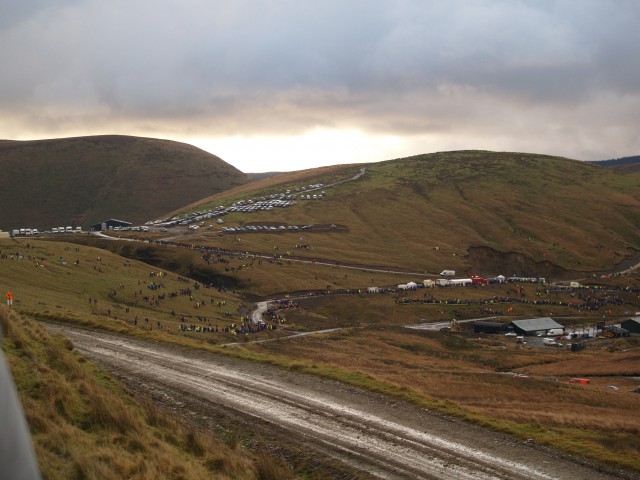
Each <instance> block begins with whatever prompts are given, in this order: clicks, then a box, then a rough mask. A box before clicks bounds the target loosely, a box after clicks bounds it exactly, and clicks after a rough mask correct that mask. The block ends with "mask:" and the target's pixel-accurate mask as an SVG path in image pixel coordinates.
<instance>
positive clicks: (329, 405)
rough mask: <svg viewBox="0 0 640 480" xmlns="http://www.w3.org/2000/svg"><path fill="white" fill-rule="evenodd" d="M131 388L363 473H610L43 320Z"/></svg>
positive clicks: (235, 366)
mask: <svg viewBox="0 0 640 480" xmlns="http://www.w3.org/2000/svg"><path fill="white" fill-rule="evenodd" d="M47 327H48V328H49V329H51V330H52V331H54V332H58V333H63V334H64V335H66V336H67V337H68V338H70V339H71V340H72V342H73V343H74V345H75V347H76V348H77V349H78V350H79V351H80V352H81V353H82V354H83V355H85V356H86V357H87V358H89V359H90V360H92V361H95V362H96V363H98V364H99V365H101V366H102V367H103V368H105V369H106V370H109V371H112V372H113V373H114V374H115V375H116V376H117V377H118V378H120V379H121V380H123V381H124V382H125V383H126V384H127V385H129V386H130V387H131V388H134V389H136V390H137V391H140V392H145V393H146V394H148V395H149V396H152V397H155V398H160V397H161V398H163V399H164V400H163V401H164V403H165V404H171V403H173V404H175V405H177V406H178V407H179V408H181V409H191V410H192V412H190V413H191V414H192V415H193V416H194V418H199V417H200V416H203V415H204V416H206V415H207V414H209V413H210V415H211V416H215V415H216V412H220V411H224V412H227V413H231V414H232V415H233V416H234V418H237V419H238V421H241V422H244V423H243V424H244V425H245V426H246V427H247V428H251V429H253V428H255V429H264V431H269V432H279V438H280V440H281V441H283V442H290V443H291V444H296V445H297V446H300V447H301V448H304V449H305V451H306V452H307V454H308V455H310V456H311V457H318V458H330V459H332V461H334V462H338V463H342V464H344V465H346V466H348V468H349V469H351V470H352V471H357V472H361V473H362V476H364V477H366V476H371V477H376V478H388V479H395V478H411V479H415V478H434V479H435V478H437V479H456V480H458V479H490V478H500V479H507V478H508V479H536V480H539V479H575V478H589V479H603V480H604V479H610V478H616V477H613V476H609V475H608V474H604V473H601V472H599V471H597V470H595V469H593V468H591V467H590V466H588V465H584V464H577V463H574V462H572V461H570V460H567V459H565V458H562V456H561V455H559V454H555V453H552V452H548V451H546V450H544V449H539V448H535V447H533V446H530V445H527V444H525V443H524V442H522V441H521V440H516V439H513V438H511V437H508V436H505V435H502V434H498V433H494V432H489V431H486V430H484V429H481V428H478V427H475V426H471V425H466V424H463V423H462V422H460V421H457V420H455V419H452V418H448V417H444V416H442V415H438V414H434V413H432V412H429V411H426V410H424V409H417V408H415V407H413V406H411V405H407V404H404V403H402V402H398V401H396V400H393V399H390V398H388V397H385V396H382V395H379V394H374V393H370V392H367V391H363V390H359V389H356V388H352V387H349V386H345V385H343V384H340V383H338V382H334V381H330V380H326V379H321V378H317V377H314V376H310V375H303V374H298V373H296V372H292V371H283V370H282V369H277V368H274V367H271V366H266V365H260V364H255V363H251V362H244V361H240V360H238V359H234V358H230V357H225V356H218V355H213V354H209V353H206V352H195V351H192V350H187V349H183V348H178V347H172V346H167V345H163V344H158V343H147V342H144V341H141V340H135V339H129V338H124V337H118V336H114V335H108V334H104V333H99V332H91V331H86V330H79V329H75V328H69V327H63V326H59V325H47ZM183 413H184V412H183Z"/></svg>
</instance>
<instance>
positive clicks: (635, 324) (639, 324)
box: [620, 317, 640, 335]
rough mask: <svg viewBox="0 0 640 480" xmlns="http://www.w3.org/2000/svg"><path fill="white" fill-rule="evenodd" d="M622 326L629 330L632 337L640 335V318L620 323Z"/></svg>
mask: <svg viewBox="0 0 640 480" xmlns="http://www.w3.org/2000/svg"><path fill="white" fill-rule="evenodd" d="M620 326H621V327H622V328H624V329H625V330H628V331H629V333H631V334H632V335H638V334H640V317H632V318H630V319H629V320H624V321H622V322H620Z"/></svg>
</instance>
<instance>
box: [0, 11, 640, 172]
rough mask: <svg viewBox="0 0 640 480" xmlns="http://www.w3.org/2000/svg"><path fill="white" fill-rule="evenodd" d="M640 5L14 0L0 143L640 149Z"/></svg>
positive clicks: (248, 161)
mask: <svg viewBox="0 0 640 480" xmlns="http://www.w3.org/2000/svg"><path fill="white" fill-rule="evenodd" d="M639 25H640V1H637V0H558V1H554V0H535V1H528V0H446V1H445V0H441V1H436V0H366V1H365V0H346V1H345V0H340V1H334V0H216V1H210V0H155V1H149V0H109V1H105V0H3V1H2V2H1V3H0V65H2V69H0V138H3V139H11V140H33V139H43V138H60V137H74V136H82V135H102V134H123V135H137V136H144V137H154V138H165V139H171V140H176V141H180V142H186V143H190V144H192V145H195V146H197V147H199V148H202V149H204V150H207V151H209V152H211V153H213V154H215V155H217V156H219V157H220V158H222V159H223V160H225V161H226V162H227V163H230V164H231V165H233V166H235V167H237V168H239V169H240V170H242V171H244V172H266V171H291V170H301V169H305V168H312V167H318V166H322V165H334V164H344V163H355V162H373V161H381V160H389V159H394V158H401V157H406V156H410V155H417V154H422V153H430V152H436V151H447V150H461V149H482V150H496V151H518V152H532V153H544V154H552V155H560V156H565V157H569V158H574V159H579V160H601V159H609V158H618V157H622V156H627V155H638V154H640V134H639V133H640V131H639V130H640V128H639V127H640V61H639V59H640V27H639Z"/></svg>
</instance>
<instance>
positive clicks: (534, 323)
mask: <svg viewBox="0 0 640 480" xmlns="http://www.w3.org/2000/svg"><path fill="white" fill-rule="evenodd" d="M511 325H512V326H513V328H514V329H515V331H516V333H522V334H527V333H533V332H540V331H544V330H551V329H553V328H564V327H563V326H562V325H560V324H559V323H558V322H556V321H555V320H554V319H553V318H551V317H539V318H530V319H528V320H514V321H512V322H511Z"/></svg>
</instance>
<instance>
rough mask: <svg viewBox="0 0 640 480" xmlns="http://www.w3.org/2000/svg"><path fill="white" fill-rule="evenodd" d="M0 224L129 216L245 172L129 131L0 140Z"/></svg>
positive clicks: (228, 182)
mask: <svg viewBox="0 0 640 480" xmlns="http://www.w3.org/2000/svg"><path fill="white" fill-rule="evenodd" d="M0 169H1V170H2V172H3V175H1V176H0V205H2V209H1V210H0V228H2V229H3V230H9V229H11V228H20V227H24V228H39V229H40V230H43V229H47V228H50V227H52V226H60V225H65V226H66V225H73V226H77V225H81V226H83V227H88V226H89V225H91V224H93V223H97V222H100V221H103V220H106V219H108V218H118V219H122V220H125V221H130V222H133V223H139V222H144V221H147V220H151V219H154V218H155V217H157V216H158V215H161V214H162V213H165V212H168V211H170V210H174V209H175V208H178V207H180V206H181V205H185V204H188V203H190V202H193V201H195V200H197V199H200V198H203V197H206V196H208V195H211V194H214V193H216V192H220V191H222V190H225V189H228V188H231V187H235V186H237V185H241V184H243V183H245V182H248V181H249V178H248V177H247V176H246V175H245V174H244V173H242V172H240V171H239V170H237V169H236V168H234V167H232V166H231V165H229V164H227V163H225V162H224V161H222V160H221V159H220V158H218V157H216V156H214V155H211V154H209V153H207V152H204V151H202V150H200V149H198V148H195V147H193V146H191V145H186V144H183V143H178V142H172V141H168V140H157V139H150V138H138V137H129V136H118V135H109V136H94V137H79V138H65V139H54V140H37V141H8V140H5V141H0Z"/></svg>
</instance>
